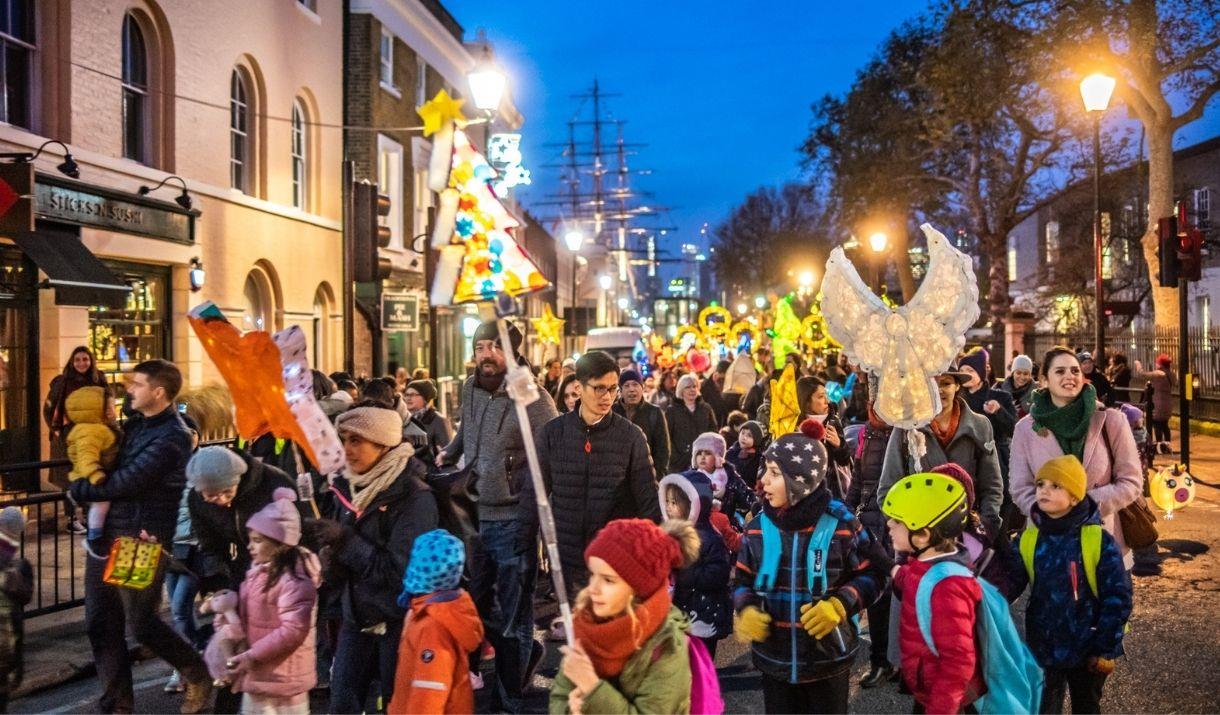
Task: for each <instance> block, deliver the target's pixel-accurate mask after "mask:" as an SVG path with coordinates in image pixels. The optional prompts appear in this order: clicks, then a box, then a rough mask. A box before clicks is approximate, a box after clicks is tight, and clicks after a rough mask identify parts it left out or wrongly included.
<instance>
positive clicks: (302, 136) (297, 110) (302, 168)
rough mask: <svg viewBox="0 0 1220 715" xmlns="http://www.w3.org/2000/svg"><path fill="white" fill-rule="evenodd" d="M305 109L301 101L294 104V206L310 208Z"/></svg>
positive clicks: (297, 100) (298, 100)
mask: <svg viewBox="0 0 1220 715" xmlns="http://www.w3.org/2000/svg"><path fill="white" fill-rule="evenodd" d="M305 116H306V114H305V107H303V106H302V105H301V100H300V99H296V100H293V102H292V205H293V206H295V207H296V208H298V209H302V210H306V209H308V208H309V206H308V205H307V204H308V202H309V154H308V143H307V141H306V137H307V135H306V133H305Z"/></svg>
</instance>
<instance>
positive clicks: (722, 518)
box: [688, 432, 758, 553]
mask: <svg viewBox="0 0 1220 715" xmlns="http://www.w3.org/2000/svg"><path fill="white" fill-rule="evenodd" d="M726 451H727V447H726V445H725V442H724V437H721V436H720V435H719V434H717V433H716V432H704V433H703V434H701V435H699V436H698V437H697V438H696V439H695V442H694V444H693V445H692V446H691V468H692V471H694V472H698V473H699V474H702V475H703V476H705V477H707V479H708V481H709V482H710V483H711V487H712V510H713V514H712V517H711V519H712V526H714V527H716V530H717V531H719V532H720V534H721V536H723V537H724V541H725V543H726V544H728V546H729V550H730V551H733V552H734V553H736V552H737V548H738V545H739V544H740V542H741V529H742V526H743V525H744V524H745V519H746V517H747V516H748V515H749V514H752V513H754V512H757V511H758V497H757V496H755V494H754V492H753V491H751V490H750V488H749V487H748V486H746V483H745V482H744V481H742V479H741V476H740V475H738V474H737V470H736V468H734V467H733V465H732V463H730V462H726V461H725V459H724V455H725V452H726ZM688 473H689V472H688Z"/></svg>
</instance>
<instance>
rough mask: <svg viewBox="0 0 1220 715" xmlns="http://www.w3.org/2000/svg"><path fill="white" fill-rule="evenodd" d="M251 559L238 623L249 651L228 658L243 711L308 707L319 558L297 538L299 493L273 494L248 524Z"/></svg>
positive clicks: (304, 709) (292, 710)
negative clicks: (240, 622)
mask: <svg viewBox="0 0 1220 715" xmlns="http://www.w3.org/2000/svg"><path fill="white" fill-rule="evenodd" d="M246 528H247V529H249V531H250V545H249V549H250V555H251V557H253V562H254V565H253V566H251V567H250V570H249V571H248V572H247V573H246V580H245V581H243V582H242V584H241V606H240V613H241V621H242V625H243V626H244V627H245V631H246V642H248V643H249V644H250V648H249V650H246V651H244V652H242V653H238V654H237V655H235V656H233V657H232V658H231V659H230V660H229V672H230V673H231V674H232V676H233V681H234V690H235V691H239V692H241V693H243V694H244V695H243V697H242V707H241V711H242V712H243V713H290V714H293V715H295V714H297V713H302V714H303V713H308V712H309V691H310V689H311V688H313V686H314V685H315V684H316V682H317V672H316V663H315V656H314V635H315V634H314V606H315V605H316V604H317V601H318V590H317V587H318V583H319V582H320V580H321V579H320V574H321V569H320V567H319V564H318V557H317V556H315V555H314V554H313V552H311V551H309V550H308V549H305V548H303V547H301V546H298V544H299V543H300V541H301V516H300V513H299V512H298V511H297V507H296V493H295V492H293V491H292V490H291V489H285V488H282V487H281V488H280V489H276V490H275V498H274V499H273V500H272V501H271V503H270V504H268V505H267V506H265V507H263V509H262V511H260V512H258V513H257V514H255V515H254V516H252V517H250V519H249V521H247V522H246Z"/></svg>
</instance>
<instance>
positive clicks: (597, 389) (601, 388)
mask: <svg viewBox="0 0 1220 715" xmlns="http://www.w3.org/2000/svg"><path fill="white" fill-rule="evenodd" d="M581 384H582V385H584V386H585V389H586V390H592V391H593V395H594V397H605V396H606V395H617V394H618V385H590V384H589V383H587V382H582V383H581Z"/></svg>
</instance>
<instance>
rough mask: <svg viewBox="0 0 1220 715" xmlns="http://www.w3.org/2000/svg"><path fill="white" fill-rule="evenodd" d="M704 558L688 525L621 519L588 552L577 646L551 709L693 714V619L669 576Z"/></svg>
mask: <svg viewBox="0 0 1220 715" xmlns="http://www.w3.org/2000/svg"><path fill="white" fill-rule="evenodd" d="M698 556H699V536H698V534H696V533H695V529H694V527H693V526H692V525H691V523H690V522H688V521H679V520H671V521H666V522H665V523H664V524H663V525H662V526H660V527H658V526H657V525H656V524H654V523H653V522H652V521H650V520H648V519H618V520H616V521H612V522H610V523H609V524H606V526H605V527H604V528H603V529H602V530H601V531H599V532H598V533H597V536H596V537H594V538H593V541H592V542H590V543H589V546H588V547H587V548H586V549H585V564H586V565H587V566H588V569H589V585H588V586H586V587H585V588H584V590H582V591H581V592H580V593H579V594H578V595H577V596H576V612H575V613H574V614H573V615H574V625H573V633H574V635H575V637H576V646H575V647H574V648H568V647H566V646H565V647H563V648H561V650H562V651H563V653H564V658H563V663H562V665H561V666H560V670H559V674H558V675H557V676H556V677H555V684H554V687H553V688H552V689H551V708H550V709H551V712H569V713H582V712H588V713H608V712H628V711H631V712H650V713H652V712H655V713H677V712H689V711H690V696H691V667H690V655H689V651H688V646H687V634H686V631H687V628H688V626H687V622H686V617H685V616H684V615H683V614H682V612H681V611H679V610H678V609H676V608H674V607H673V604H672V602H671V597H670V594H669V589H668V586H669V575H670V572H672V571H673V570H674V569H680V568H685V567H686V566H689V565H690V564H692V563H694V561H695V559H697V558H698Z"/></svg>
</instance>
